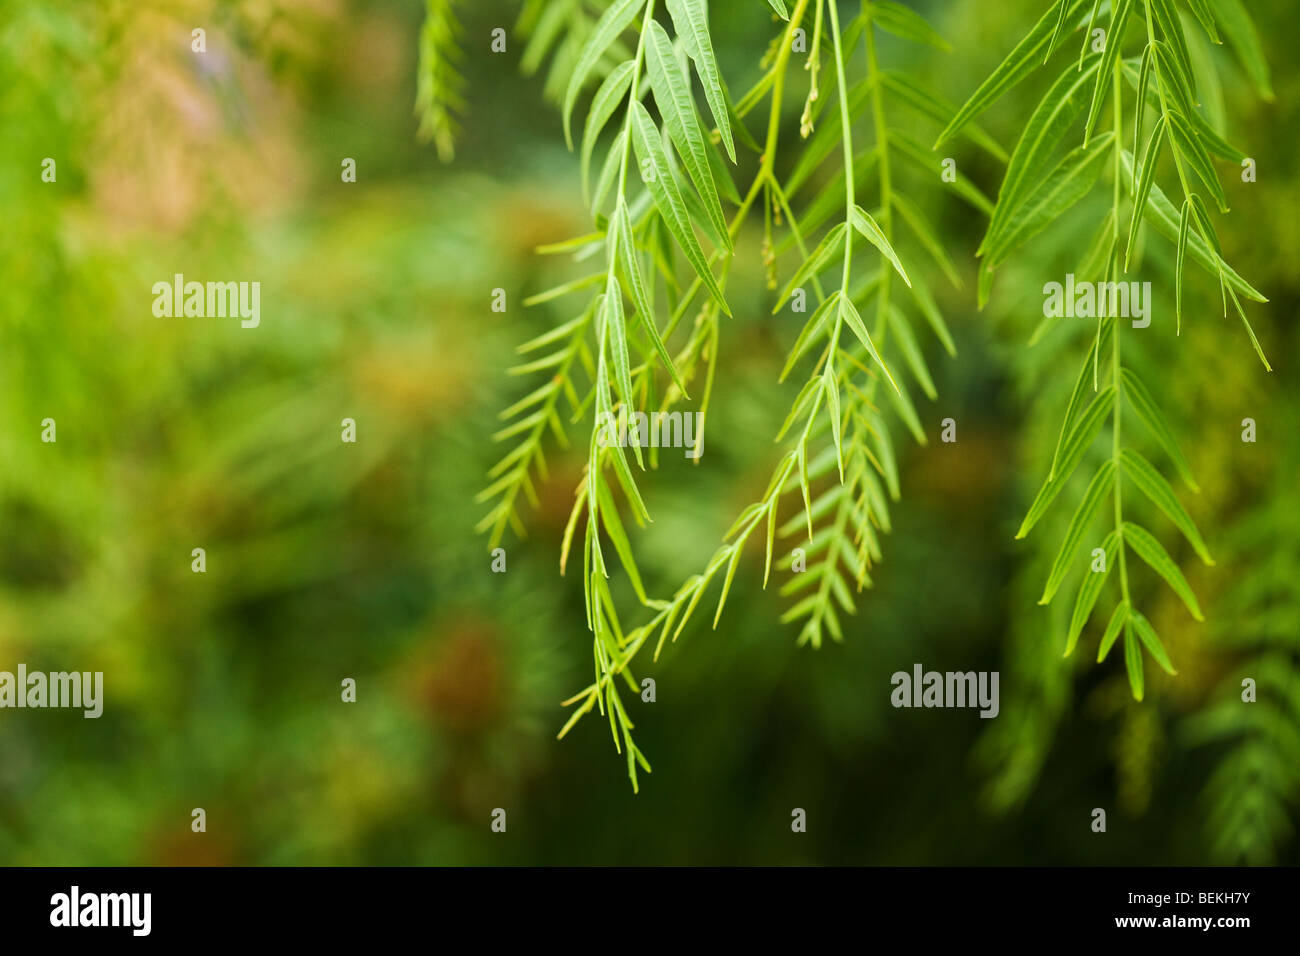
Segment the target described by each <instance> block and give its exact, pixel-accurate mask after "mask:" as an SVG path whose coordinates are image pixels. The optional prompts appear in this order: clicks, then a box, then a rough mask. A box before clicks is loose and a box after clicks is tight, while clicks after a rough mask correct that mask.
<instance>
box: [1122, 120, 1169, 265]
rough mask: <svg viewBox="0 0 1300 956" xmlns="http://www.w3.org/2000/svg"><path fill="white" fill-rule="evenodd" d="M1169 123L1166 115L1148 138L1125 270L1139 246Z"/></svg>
mask: <svg viewBox="0 0 1300 956" xmlns="http://www.w3.org/2000/svg"><path fill="white" fill-rule="evenodd" d="M1168 125H1169V123H1168V120H1167V119H1166V118H1165V117H1161V118H1160V119H1159V120H1158V121H1157V122H1156V128H1155V129H1153V130H1152V131H1151V138H1150V139H1149V140H1147V150H1146V155H1145V156H1143V158H1142V168H1141V169H1140V170H1139V171H1138V178H1137V183H1136V184H1135V185H1134V194H1135V196H1134V200H1133V220H1132V222H1130V223H1129V227H1128V250H1127V251H1126V252H1125V253H1124V271H1125V272H1128V267H1129V264H1130V263H1131V262H1132V261H1133V253H1134V251H1135V250H1136V248H1137V234H1138V227H1139V226H1140V225H1142V210H1143V209H1145V208H1146V204H1147V197H1148V196H1150V195H1151V184H1152V183H1153V182H1155V176H1156V161H1157V160H1158V159H1159V158H1160V147H1161V145H1162V144H1163V143H1164V141H1165V129H1166V128H1167V127H1168Z"/></svg>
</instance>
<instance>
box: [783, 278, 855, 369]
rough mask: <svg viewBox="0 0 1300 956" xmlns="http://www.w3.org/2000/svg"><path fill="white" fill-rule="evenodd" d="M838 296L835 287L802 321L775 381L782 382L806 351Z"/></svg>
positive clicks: (837, 300) (835, 303) (837, 302)
mask: <svg viewBox="0 0 1300 956" xmlns="http://www.w3.org/2000/svg"><path fill="white" fill-rule="evenodd" d="M839 297H840V290H839V289H836V290H835V291H834V292H832V293H831V294H830V295H828V296H827V297H826V298H825V299H823V300H822V304H821V305H819V306H817V308H816V309H814V310H813V314H812V315H810V316H809V317H808V321H807V322H806V323H804V327H803V331H802V332H800V333H799V338H797V339H795V343H794V346H793V347H792V348H791V349H790V355H789V357H788V358H787V359H786V361H785V368H783V369H781V377H780V378H779V379H777V381H779V382H784V381H785V379H786V376H788V375H789V374H790V372H791V371H792V370H793V369H794V367H795V363H797V362H798V361H799V359H800V358H801V357H802V356H803V354H804V353H805V352H806V351H808V347H809V346H810V345H811V344H812V341H813V339H814V338H815V337H816V336H817V334H818V333H819V332H820V331H821V329H822V327H823V326H824V325H825V324H826V316H827V315H828V314H830V311H831V309H833V308H836V307H837V306H838V304H839Z"/></svg>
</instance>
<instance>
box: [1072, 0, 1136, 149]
mask: <svg viewBox="0 0 1300 956" xmlns="http://www.w3.org/2000/svg"><path fill="white" fill-rule="evenodd" d="M1132 9H1133V0H1116V2H1115V6H1114V8H1113V10H1112V12H1111V15H1110V29H1109V30H1107V31H1106V49H1105V50H1103V51H1102V54H1101V66H1100V68H1099V69H1098V71H1097V85H1096V86H1094V87H1093V90H1092V107H1091V108H1090V109H1089V110H1088V122H1087V123H1086V124H1085V125H1084V127H1083V145H1084V147H1085V148H1087V146H1088V143H1089V141H1090V140H1091V139H1092V129H1093V127H1094V126H1095V125H1096V124H1097V118H1098V117H1099V116H1101V108H1102V106H1104V105H1105V103H1106V92H1107V91H1108V90H1109V89H1110V79H1111V71H1112V69H1113V67H1114V66H1115V61H1116V60H1118V59H1119V52H1120V47H1122V46H1123V45H1124V28H1125V27H1126V26H1128V15H1129V11H1130V10H1132Z"/></svg>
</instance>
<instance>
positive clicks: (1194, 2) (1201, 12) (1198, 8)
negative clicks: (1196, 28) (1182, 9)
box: [1187, 0, 1223, 43]
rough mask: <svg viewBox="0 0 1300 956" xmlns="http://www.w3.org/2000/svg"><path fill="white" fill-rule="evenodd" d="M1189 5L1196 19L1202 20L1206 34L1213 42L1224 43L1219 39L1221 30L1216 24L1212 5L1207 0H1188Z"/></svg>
mask: <svg viewBox="0 0 1300 956" xmlns="http://www.w3.org/2000/svg"><path fill="white" fill-rule="evenodd" d="M1187 5H1188V6H1189V7H1191V8H1192V13H1193V14H1195V15H1196V19H1197V20H1200V21H1201V26H1203V27H1204V28H1205V32H1206V34H1207V35H1208V36H1209V38H1210V42H1211V43H1222V42H1223V41H1222V40H1220V39H1219V31H1218V29H1217V28H1216V27H1215V25H1214V14H1213V13H1211V12H1210V7H1209V5H1208V4H1207V3H1206V0H1187Z"/></svg>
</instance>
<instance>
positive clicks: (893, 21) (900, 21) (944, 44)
mask: <svg viewBox="0 0 1300 956" xmlns="http://www.w3.org/2000/svg"><path fill="white" fill-rule="evenodd" d="M863 9H864V10H865V11H866V13H867V16H868V17H870V18H871V22H872V23H874V24H875V25H876V26H878V27H880V28H881V29H882V30H884V31H886V32H888V33H892V34H893V35H894V36H896V37H902V38H903V39H904V40H912V41H914V42H916V43H924V44H926V45H927V46H932V47H934V48H935V49H938V50H943V51H944V52H945V53H946V52H949V51H951V50H952V45H951V44H950V43H949V42H948V41H947V40H945V39H944V38H943V37H941V36H940V35H939V33H938V31H936V30H935V29H934V27H932V26H930V24H929V23H928V22H927V21H926V19H925V17H923V16H921V15H920V14H919V13H915V12H913V11H912V10H910V9H909V8H907V7H905V6H903V5H902V4H900V3H892V2H891V0H874V2H872V3H870V4H868V5H867V6H865V7H864V8H863Z"/></svg>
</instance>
